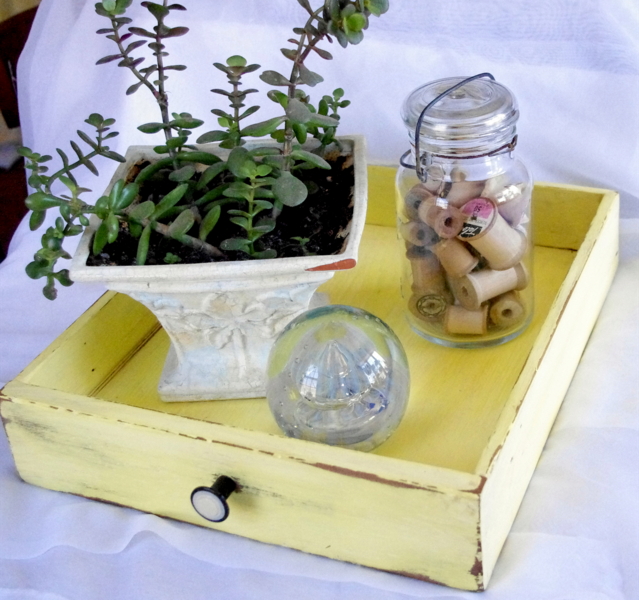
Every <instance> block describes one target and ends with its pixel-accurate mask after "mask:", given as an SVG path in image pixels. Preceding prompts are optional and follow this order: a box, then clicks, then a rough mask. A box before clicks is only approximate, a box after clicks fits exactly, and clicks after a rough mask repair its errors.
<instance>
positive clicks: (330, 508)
mask: <svg viewBox="0 0 639 600" xmlns="http://www.w3.org/2000/svg"><path fill="white" fill-rule="evenodd" d="M1 406H2V415H3V419H4V420H5V427H6V429H7V433H8V436H9V440H10V442H11V446H12V450H13V453H14V458H15V461H16V465H17V467H18V470H19V473H20V475H21V477H22V478H23V479H24V480H25V481H27V482H29V483H33V484H35V485H39V486H42V487H46V488H50V489H55V490H60V491H65V492H70V493H73V494H77V495H81V496H85V497H89V498H93V499H98V500H104V501H108V502H112V503H116V504H120V505H123V506H128V507H133V508H137V509H139V510H143V511H145V512H149V513H154V514H156V515H160V516H165V517H170V518H173V519H178V520H180V521H187V522H190V523H194V524H197V525H202V526H206V527H212V528H216V529H220V530H222V531H226V532H229V533H234V534H237V535H241V536H245V537H249V538H252V539H255V540H259V541H263V542H268V543H273V544H278V545H282V546H288V547H290V548H295V549H299V550H303V551H305V552H309V553H313V554H320V555H324V556H327V557H330V558H335V559H339V560H344V561H348V562H353V563H358V564H362V565H365V566H370V567H374V568H378V569H382V570H387V571H392V572H398V573H401V574H403V575H408V576H412V577H418V578H421V579H426V580H429V581H435V582H438V583H443V584H446V585H450V586H454V587H459V588H463V589H472V590H476V589H481V587H482V574H481V554H480V551H479V549H478V548H479V542H478V538H479V521H478V518H479V497H478V495H475V494H470V493H452V492H451V493H444V492H438V491H433V490H432V489H425V488H420V487H418V486H416V485H410V484H402V483H399V482H396V481H389V480H387V479H383V478H381V477H376V476H375V475H374V474H371V473H362V472H357V471H352V470H348V469H343V468H339V467H337V466H334V465H328V464H323V463H312V464H309V463H307V462H304V461H302V460H301V459H300V458H297V457H292V456H282V455H280V456H278V455H276V454H275V453H271V452H268V451H265V450H253V449H251V448H247V447H242V446H240V445H234V444H230V443H229V442H221V441H216V440H215V439H205V438H203V437H200V436H197V437H195V436H192V435H187V434H176V433H172V432H168V431H163V430H160V429H156V428H152V427H145V426H140V425H137V424H130V423H126V422H122V421H116V420H112V419H105V418H103V417H100V416H96V415H91V414H84V413H79V412H75V411H70V410H68V409H61V408H56V407H53V406H46V405H43V404H39V403H35V402H30V401H20V402H8V401H5V402H2V404H1ZM220 475H226V476H228V477H231V478H232V479H234V480H235V482H236V483H237V485H238V490H237V491H236V492H235V493H233V494H232V495H231V496H230V497H229V499H228V505H229V508H230V514H229V517H228V519H227V520H226V521H224V522H222V523H219V524H215V523H210V522H208V521H206V520H205V519H203V518H202V517H200V516H199V515H198V514H197V513H196V512H195V510H194V509H193V507H192V505H191V502H190V496H191V492H192V491H193V490H194V489H195V488H197V487H200V486H210V485H211V484H212V483H213V482H214V481H215V479H216V478H217V477H218V476H220Z"/></svg>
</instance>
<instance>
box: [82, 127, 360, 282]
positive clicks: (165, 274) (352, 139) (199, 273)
mask: <svg viewBox="0 0 639 600" xmlns="http://www.w3.org/2000/svg"><path fill="white" fill-rule="evenodd" d="M337 139H338V140H339V141H340V142H341V143H342V144H343V145H344V148H345V150H346V151H347V152H348V151H350V152H352V153H353V159H354V190H353V217H352V219H351V223H350V226H349V232H348V238H347V240H346V245H345V247H344V248H343V249H342V251H341V252H339V253H338V254H325V255H318V256H292V257H282V258H270V259H262V260H247V261H220V262H211V263H194V264H185V265H180V264H174V265H143V266H138V265H117V266H100V267H90V266H87V265H86V260H87V258H88V255H89V252H90V244H91V239H92V236H93V233H94V232H95V229H96V224H95V222H92V223H91V225H90V226H89V227H87V229H86V230H85V231H84V233H83V235H82V238H81V240H80V243H79V245H78V248H77V250H76V252H75V254H74V256H73V260H72V263H71V277H72V279H74V280H76V281H84V282H89V283H91V282H104V281H113V282H116V281H143V280H147V279H148V278H149V277H151V278H152V279H154V280H170V281H179V280H183V279H184V280H191V281H193V280H209V279H211V278H216V279H217V278H224V279H240V278H243V277H250V276H253V275H256V274H260V273H264V272H269V273H270V274H271V275H279V274H287V273H292V272H304V271H310V272H312V271H339V270H344V269H350V268H353V267H354V266H355V265H356V263H357V251H358V247H359V243H360V240H361V237H362V234H363V232H364V225H365V220H366V203H367V195H368V189H367V172H366V140H365V138H364V136H361V135H349V136H343V137H338V138H337ZM270 145H276V142H274V141H273V140H258V141H255V142H251V143H250V144H247V145H246V147H247V148H251V147H256V146H270ZM217 147H218V146H217V144H203V145H200V146H198V150H206V149H207V148H217ZM136 152H142V153H144V154H146V155H147V156H148V155H154V154H155V152H153V146H151V145H148V146H142V145H132V146H129V148H128V150H127V152H126V158H127V162H126V163H122V164H121V165H119V166H118V168H117V169H116V171H115V173H114V175H113V178H112V180H111V182H110V183H109V187H108V188H107V193H108V190H109V189H110V188H111V186H112V185H113V183H114V182H115V181H116V180H117V179H119V178H120V177H123V176H124V175H125V172H126V170H128V168H129V166H130V160H129V159H130V158H131V155H132V154H133V153H136Z"/></svg>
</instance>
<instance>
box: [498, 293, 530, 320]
mask: <svg viewBox="0 0 639 600" xmlns="http://www.w3.org/2000/svg"><path fill="white" fill-rule="evenodd" d="M489 314H490V320H491V321H492V322H493V323H494V324H495V325H496V326H497V327H503V328H506V327H512V326H513V325H516V324H517V323H519V322H520V321H521V320H522V319H523V318H524V316H525V314H526V310H525V308H524V305H523V304H522V303H521V300H520V299H519V295H518V294H517V292H507V293H506V294H503V295H502V296H499V297H498V298H495V300H494V301H493V302H492V304H491V306H490V312H489Z"/></svg>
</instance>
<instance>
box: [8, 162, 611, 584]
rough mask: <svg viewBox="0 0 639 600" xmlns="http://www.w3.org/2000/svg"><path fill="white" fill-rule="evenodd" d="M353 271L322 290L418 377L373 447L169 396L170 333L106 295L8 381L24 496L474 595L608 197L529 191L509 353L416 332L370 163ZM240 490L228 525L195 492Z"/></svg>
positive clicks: (247, 404) (573, 333)
mask: <svg viewBox="0 0 639 600" xmlns="http://www.w3.org/2000/svg"><path fill="white" fill-rule="evenodd" d="M369 176H370V180H369V187H370V199H369V204H370V206H369V219H368V225H367V230H366V233H365V235H364V240H363V243H362V247H361V250H360V262H359V264H358V266H357V267H356V268H355V269H354V270H353V271H343V272H339V273H336V275H335V277H334V279H333V280H331V281H330V282H329V283H328V284H326V285H325V286H323V288H322V291H324V292H327V293H329V294H330V297H331V301H332V302H334V303H341V304H350V305H353V306H358V307H361V308H363V309H366V310H368V311H370V312H372V313H374V314H376V315H377V316H379V317H380V318H382V319H383V320H384V321H386V322H387V323H388V324H389V325H390V326H391V327H392V328H393V329H394V330H395V332H396V333H397V334H398V336H399V337H400V339H401V340H402V342H403V344H404V347H405V349H406V352H407V354H408V357H409V362H410V367H411V374H412V391H411V399H410V404H409V407H408V410H407V413H406V416H405V418H404V420H403V421H402V423H401V425H400V427H399V429H398V430H397V431H396V433H395V434H394V435H393V436H391V438H390V439H389V440H388V441H387V442H386V443H384V444H383V445H382V446H380V447H379V448H378V449H377V450H376V451H374V452H373V453H369V454H366V453H362V452H356V451H352V450H345V449H342V448H335V447H330V446H325V445H321V444H316V443H312V442H305V441H299V440H294V439H289V438H286V437H284V436H283V435H282V434H281V433H280V431H279V430H278V428H277V426H276V424H275V422H274V420H273V418H272V417H271V415H270V412H269V410H268V407H267V405H266V402H265V401H264V400H263V399H257V400H228V401H214V402H200V403H177V404H165V403H162V402H161V401H160V400H159V399H158V396H157V392H156V389H155V387H156V384H157V381H158V378H159V375H160V371H161V369H162V364H163V362H164V357H165V355H166V352H167V348H168V339H167V337H166V335H165V333H164V331H163V330H162V329H161V328H160V327H159V325H158V323H157V321H156V320H155V319H154V317H153V316H152V315H151V314H150V313H149V312H148V311H147V310H146V309H145V308H144V307H143V306H142V305H140V304H138V303H136V302H134V301H133V300H130V299H129V298H128V297H125V296H122V295H118V294H114V293H108V294H106V295H105V296H103V297H102V298H101V299H100V300H99V301H98V302H97V303H96V304H95V305H94V306H93V307H92V308H91V309H90V310H89V311H87V312H86V313H85V314H84V315H83V316H81V317H80V318H79V319H78V321H77V322H76V323H74V324H73V325H72V326H71V327H70V328H69V329H68V330H67V331H66V332H65V333H64V334H63V335H61V336H60V337H59V338H58V339H57V340H56V341H55V342H54V343H53V344H52V345H51V346H50V347H49V348H48V349H47V350H45V351H44V352H43V353H42V354H41V355H40V356H39V357H38V358H37V359H36V360H35V361H34V362H33V363H32V364H31V365H29V366H28V367H27V368H26V369H25V370H24V371H23V372H22V373H21V374H20V375H19V376H18V377H17V378H16V379H15V380H13V381H12V382H10V383H9V384H8V385H7V386H6V387H5V388H4V390H3V394H2V396H1V397H0V400H2V402H0V409H1V414H2V418H3V421H4V425H5V428H6V430H7V434H8V437H9V441H10V444H11V448H12V452H13V455H14V458H15V462H16V465H17V468H18V471H19V473H20V476H21V477H22V478H23V479H24V480H25V481H27V482H30V483H33V484H35V485H39V486H43V487H46V488H51V489H54V490H62V491H66V492H71V493H73V494H78V495H82V496H86V497H90V498H96V499H100V500H104V501H107V502H113V503H117V504H121V505H125V506H131V507H135V508H138V509H140V510H143V511H147V512H151V513H154V514H157V515H163V516H167V517H171V518H173V519H179V520H182V521H188V522H191V523H196V524H198V525H202V526H205V527H213V528H218V529H220V530H223V531H227V532H231V533H235V534H238V535H242V536H246V537H250V538H253V539H256V540H261V541H264V542H269V543H273V544H280V545H283V546H289V547H291V548H297V549H300V550H303V551H305V552H310V553H314V554H320V555H324V556H328V557H331V558H335V559H340V560H344V561H350V562H354V563H359V564H362V565H366V566H370V567H375V568H378V569H383V570H386V571H391V572H395V573H401V574H403V575H408V576H411V577H417V578H420V579H424V580H427V581H433V582H438V583H443V584H446V585H449V586H454V587H459V588H462V589H468V590H481V589H484V588H485V587H486V585H487V583H488V580H489V578H490V575H491V573H492V571H493V568H494V566H495V563H496V561H497V558H498V555H499V552H500V550H501V547H502V545H503V543H504V541H505V539H506V536H507V534H508V531H509V530H510V527H511V525H512V522H513V520H514V518H515V515H516V513H517V510H518V508H519V505H520V503H521V500H522V498H523V495H524V492H525V490H526V487H527V485H528V482H529V481H530V478H531V476H532V473H533V470H534V468H535V465H536V463H537V460H538V458H539V455H540V453H541V450H542V448H543V445H544V442H545V440H546V438H547V436H548V433H549V431H550V428H551V426H552V423H553V421H554V418H555V416H556V414H557V411H558V409H559V406H560V404H561V401H562V399H563V397H564V395H565V392H566V390H567V388H568V385H569V384H570V381H571V379H572V376H573V373H574V371H575V369H576V367H577V364H578V362H579V358H580V356H581V354H582V352H583V350H584V347H585V345H586V342H587V340H588V336H589V335H590V332H591V330H592V328H593V325H594V322H595V320H596V318H597V315H598V313H599V310H600V308H601V305H602V303H603V301H604V298H605V296H606V293H607V291H608V288H609V286H610V283H611V280H612V278H613V275H614V272H615V268H616V263H617V252H618V233H617V232H618V196H617V194H616V193H614V192H610V191H607V190H596V189H586V188H576V187H568V186H554V185H543V184H540V185H538V186H536V188H535V193H534V217H535V230H534V236H535V251H534V260H535V272H534V285H535V294H536V311H535V316H534V319H533V322H532V325H531V326H530V327H529V329H528V330H527V331H526V332H525V333H524V334H522V335H521V336H520V337H519V338H517V339H515V340H514V341H512V342H509V343H508V344H505V345H503V346H499V347H494V348H486V349H477V350H463V349H452V348H445V347H440V346H437V345H434V344H431V343H429V342H427V341H425V340H423V339H421V338H420V337H419V336H417V335H415V334H414V333H412V332H411V331H410V330H409V327H408V325H407V323H406V321H405V319H404V303H403V301H402V299H401V297H400V295H399V284H398V275H397V273H398V272H399V264H400V263H399V261H400V251H399V247H398V245H397V244H398V242H397V241H396V235H395V229H394V223H395V216H394V200H393V195H394V188H393V176H394V171H393V169H390V168H386V167H371V168H370V169H369ZM221 474H225V475H228V476H230V477H232V478H233V479H235V480H236V481H237V482H238V484H239V486H240V487H239V491H238V492H236V493H235V494H233V495H232V496H231V497H230V499H229V505H230V516H229V518H228V520H226V521H224V522H223V523H221V524H218V525H215V524H212V523H209V522H207V521H205V520H204V519H202V518H201V517H199V516H198V515H197V514H196V513H195V511H194V510H193V508H192V506H191V503H190V494H191V491H192V490H193V489H194V488H196V487H199V486H202V485H211V484H212V482H213V481H214V480H215V479H216V477H217V476H218V475H221Z"/></svg>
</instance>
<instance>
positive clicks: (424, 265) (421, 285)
mask: <svg viewBox="0 0 639 600" xmlns="http://www.w3.org/2000/svg"><path fill="white" fill-rule="evenodd" d="M410 267H411V271H412V275H413V285H412V289H413V291H414V292H423V293H426V292H433V293H441V292H442V291H444V290H446V278H445V276H444V270H443V269H442V266H441V264H440V262H439V260H438V259H437V257H436V256H435V255H434V254H432V253H430V252H429V253H428V254H425V255H423V256H411V257H410Z"/></svg>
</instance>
